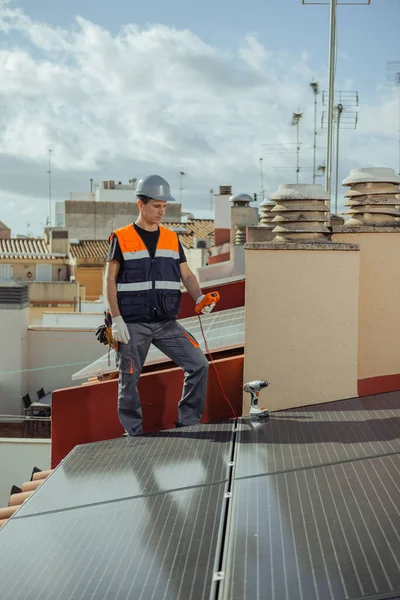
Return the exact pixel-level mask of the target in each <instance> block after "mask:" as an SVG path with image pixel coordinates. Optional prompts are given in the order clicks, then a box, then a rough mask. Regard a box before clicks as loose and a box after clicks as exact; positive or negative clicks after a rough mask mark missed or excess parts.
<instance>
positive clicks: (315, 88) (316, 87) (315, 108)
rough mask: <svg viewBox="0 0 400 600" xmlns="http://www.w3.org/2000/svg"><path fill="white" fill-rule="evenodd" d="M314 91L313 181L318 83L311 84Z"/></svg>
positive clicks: (315, 156)
mask: <svg viewBox="0 0 400 600" xmlns="http://www.w3.org/2000/svg"><path fill="white" fill-rule="evenodd" d="M311 87H312V89H313V91H314V148H313V183H315V178H316V176H317V173H316V170H317V94H318V83H316V84H314V86H313V84H311Z"/></svg>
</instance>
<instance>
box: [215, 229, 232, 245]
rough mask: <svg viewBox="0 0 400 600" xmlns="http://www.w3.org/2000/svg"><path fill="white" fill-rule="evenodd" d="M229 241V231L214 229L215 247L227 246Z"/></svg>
mask: <svg viewBox="0 0 400 600" xmlns="http://www.w3.org/2000/svg"><path fill="white" fill-rule="evenodd" d="M230 240H231V230H230V229H216V230H215V231H214V244H215V246H222V244H227V243H229V242H230Z"/></svg>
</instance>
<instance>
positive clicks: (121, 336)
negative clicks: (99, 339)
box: [111, 317, 131, 344]
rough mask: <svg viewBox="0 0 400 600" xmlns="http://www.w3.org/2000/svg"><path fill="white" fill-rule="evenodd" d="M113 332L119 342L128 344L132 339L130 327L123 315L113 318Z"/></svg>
mask: <svg viewBox="0 0 400 600" xmlns="http://www.w3.org/2000/svg"><path fill="white" fill-rule="evenodd" d="M111 333H112V336H113V338H114V340H116V341H117V342H122V343H123V344H127V343H128V342H129V340H130V339H131V336H130V335H129V331H128V327H127V325H126V323H125V321H124V320H123V318H122V317H114V318H113V320H112V327H111Z"/></svg>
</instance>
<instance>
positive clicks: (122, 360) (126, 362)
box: [117, 352, 135, 375]
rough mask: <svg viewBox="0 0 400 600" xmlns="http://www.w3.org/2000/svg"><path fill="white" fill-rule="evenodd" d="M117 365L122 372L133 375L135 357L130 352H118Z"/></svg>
mask: <svg viewBox="0 0 400 600" xmlns="http://www.w3.org/2000/svg"><path fill="white" fill-rule="evenodd" d="M117 367H118V371H119V372H120V373H125V374H127V375H133V374H134V373H135V368H134V364H133V358H132V356H131V355H130V354H121V352H118V355H117Z"/></svg>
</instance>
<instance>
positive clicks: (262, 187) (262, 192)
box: [260, 158, 264, 202]
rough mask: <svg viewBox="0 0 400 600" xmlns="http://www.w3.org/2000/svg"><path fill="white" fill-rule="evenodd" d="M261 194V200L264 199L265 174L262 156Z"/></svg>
mask: <svg viewBox="0 0 400 600" xmlns="http://www.w3.org/2000/svg"><path fill="white" fill-rule="evenodd" d="M260 183H261V186H260V195H261V202H262V201H263V200H264V174H263V159H262V158H260Z"/></svg>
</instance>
